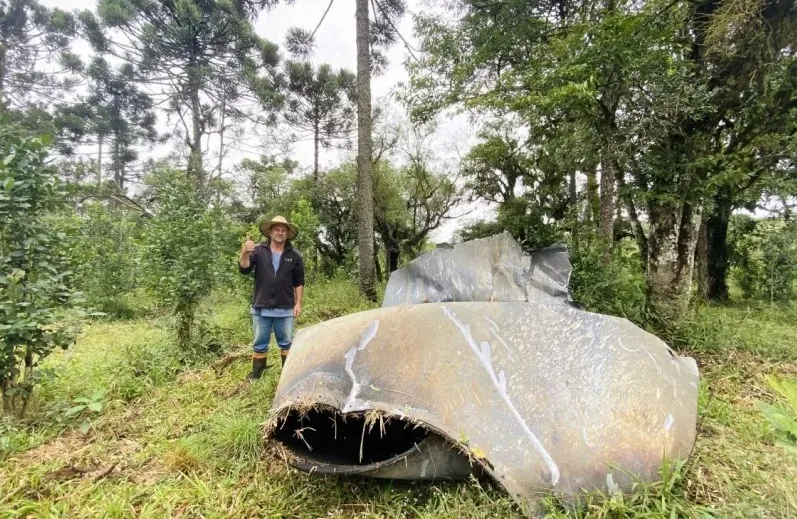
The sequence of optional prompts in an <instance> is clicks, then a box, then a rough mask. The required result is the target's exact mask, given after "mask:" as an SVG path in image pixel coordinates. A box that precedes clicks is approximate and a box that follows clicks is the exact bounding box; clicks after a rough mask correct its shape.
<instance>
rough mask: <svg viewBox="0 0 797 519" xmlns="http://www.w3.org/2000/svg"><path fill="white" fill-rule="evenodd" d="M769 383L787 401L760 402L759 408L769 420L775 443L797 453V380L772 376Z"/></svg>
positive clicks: (768, 378) (768, 380) (768, 379)
mask: <svg viewBox="0 0 797 519" xmlns="http://www.w3.org/2000/svg"><path fill="white" fill-rule="evenodd" d="M767 383H768V384H769V386H770V387H771V388H772V389H774V390H775V391H776V392H778V394H780V395H781V396H782V397H783V398H784V400H785V402H782V403H781V402H779V403H776V404H774V405H771V404H766V403H764V402H759V403H758V408H759V410H760V411H761V412H762V413H763V415H764V418H766V420H767V422H769V425H770V427H771V430H772V434H773V436H774V437H775V444H776V445H780V446H781V447H783V448H784V449H786V450H788V451H790V452H792V453H794V454H797V381H793V380H781V379H778V378H776V377H772V376H770V377H767Z"/></svg>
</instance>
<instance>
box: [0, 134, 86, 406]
mask: <svg viewBox="0 0 797 519" xmlns="http://www.w3.org/2000/svg"><path fill="white" fill-rule="evenodd" d="M48 143H49V139H48V138H31V137H25V136H21V135H20V134H18V133H16V132H15V131H14V130H13V129H9V128H3V127H0V157H2V160H0V390H2V399H3V408H4V409H5V410H6V411H9V410H14V411H16V412H17V413H18V414H23V413H24V412H25V409H26V407H27V404H28V401H29V398H30V395H31V392H32V390H33V385H34V382H35V380H36V377H37V373H36V371H35V367H36V366H37V364H38V363H39V361H40V360H41V359H43V358H44V357H46V356H48V355H49V354H50V353H51V352H52V350H53V349H54V348H56V347H62V348H67V347H68V346H69V345H71V344H72V343H73V342H74V331H73V330H72V329H71V328H70V327H69V326H67V325H66V324H65V323H68V322H69V321H68V320H66V319H64V314H65V313H66V310H67V309H68V308H69V307H70V306H71V305H72V304H73V303H74V302H75V300H74V297H73V296H74V293H73V292H72V290H71V288H70V286H69V284H68V277H69V274H70V273H69V272H68V271H67V270H65V269H64V266H63V265H62V264H61V262H60V261H59V258H58V256H57V255H55V254H53V253H52V251H53V250H55V249H56V248H57V247H58V245H59V243H60V242H61V240H62V239H63V238H64V236H63V235H58V234H56V232H55V231H54V229H53V228H52V227H51V226H49V225H47V224H46V222H45V221H44V215H45V214H47V213H48V212H51V211H54V210H57V209H58V208H59V206H60V205H61V204H62V200H63V192H62V190H61V183H60V182H59V180H58V178H57V177H56V176H55V175H54V174H53V172H52V171H51V170H50V169H49V168H48V167H47V166H46V165H45V159H46V156H47V152H46V146H47V144H48Z"/></svg>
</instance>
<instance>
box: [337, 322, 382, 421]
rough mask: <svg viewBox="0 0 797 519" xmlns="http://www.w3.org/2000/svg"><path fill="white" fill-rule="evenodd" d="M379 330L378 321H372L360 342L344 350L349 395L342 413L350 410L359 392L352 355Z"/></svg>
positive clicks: (355, 354) (361, 348) (364, 345)
mask: <svg viewBox="0 0 797 519" xmlns="http://www.w3.org/2000/svg"><path fill="white" fill-rule="evenodd" d="M377 330H379V321H374V322H372V323H371V325H370V326H369V327H368V328H367V329H366V330H365V331H364V332H363V334H362V336H361V337H360V343H359V344H358V345H357V346H354V347H353V348H352V349H350V350H349V351H347V352H346V354H345V355H344V356H343V358H345V359H346V373H348V374H349V377H350V378H351V391H350V392H349V397H348V398H347V399H346V404H345V405H344V406H343V409H342V411H343V412H344V413H347V412H349V410H351V407H352V405H354V401H355V399H356V398H357V394H358V393H359V392H360V387H361V386H360V383H359V382H357V377H355V376H354V370H353V369H352V366H353V365H354V357H356V356H357V352H358V351H362V350H364V349H365V347H366V346H368V343H369V342H371V341H372V340H373V338H374V337H376V332H377Z"/></svg>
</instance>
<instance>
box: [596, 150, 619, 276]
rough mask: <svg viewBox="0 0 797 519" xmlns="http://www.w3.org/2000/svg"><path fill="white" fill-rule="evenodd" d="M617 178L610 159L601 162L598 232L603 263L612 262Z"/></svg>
mask: <svg viewBox="0 0 797 519" xmlns="http://www.w3.org/2000/svg"><path fill="white" fill-rule="evenodd" d="M615 177H617V168H616V167H615V164H614V161H613V160H612V159H611V158H604V159H603V160H601V195H600V222H599V225H598V230H599V233H600V235H601V237H602V238H603V241H604V247H606V248H605V249H604V251H603V262H604V263H609V262H610V261H611V260H612V244H613V243H614V212H615V196H614V192H615V189H614V184H615Z"/></svg>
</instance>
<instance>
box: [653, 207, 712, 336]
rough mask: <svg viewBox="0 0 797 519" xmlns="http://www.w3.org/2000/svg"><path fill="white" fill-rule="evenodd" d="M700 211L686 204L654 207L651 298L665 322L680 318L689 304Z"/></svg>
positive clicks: (655, 308) (654, 307)
mask: <svg viewBox="0 0 797 519" xmlns="http://www.w3.org/2000/svg"><path fill="white" fill-rule="evenodd" d="M699 226H700V212H699V211H695V210H694V209H693V207H692V206H691V204H690V203H688V202H687V203H684V204H683V206H680V207H679V206H677V205H674V204H668V203H664V204H655V203H651V207H650V238H649V240H648V269H647V285H648V287H647V289H648V301H649V302H650V303H651V305H652V306H653V309H654V310H655V311H656V313H657V315H658V316H659V318H661V319H662V320H663V321H664V322H665V323H668V322H671V321H675V320H678V319H679V318H680V317H682V316H683V315H684V314H685V313H686V311H687V310H688V307H689V300H690V297H691V292H692V277H693V269H694V260H695V247H696V245H697V235H698V229H699Z"/></svg>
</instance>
